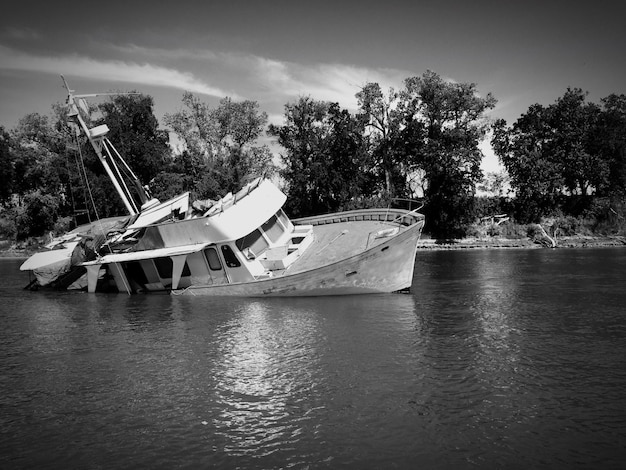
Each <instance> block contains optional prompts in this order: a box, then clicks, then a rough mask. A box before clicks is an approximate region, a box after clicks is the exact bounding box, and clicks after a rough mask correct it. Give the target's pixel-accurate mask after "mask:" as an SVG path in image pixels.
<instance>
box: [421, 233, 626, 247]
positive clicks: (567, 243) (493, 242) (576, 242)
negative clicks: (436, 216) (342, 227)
mask: <svg viewBox="0 0 626 470" xmlns="http://www.w3.org/2000/svg"><path fill="white" fill-rule="evenodd" d="M616 246H626V237H622V236H613V237H592V236H582V235H576V236H569V237H560V238H558V239H557V240H556V246H555V247H554V248H594V247H616ZM547 247H550V246H548V245H547V244H546V243H541V242H540V241H539V240H531V239H530V238H500V237H485V238H478V237H468V238H462V239H455V240H436V239H433V238H428V237H424V238H422V239H421V240H420V241H419V243H418V245H417V248H418V250H474V249H507V248H508V249H512V248H527V249H535V248H547Z"/></svg>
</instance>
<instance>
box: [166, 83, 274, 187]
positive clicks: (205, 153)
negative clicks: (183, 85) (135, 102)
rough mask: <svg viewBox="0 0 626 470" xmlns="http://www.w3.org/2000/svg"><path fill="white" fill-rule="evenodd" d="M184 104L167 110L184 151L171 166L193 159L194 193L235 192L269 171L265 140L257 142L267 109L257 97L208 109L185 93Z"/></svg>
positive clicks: (226, 101)
mask: <svg viewBox="0 0 626 470" xmlns="http://www.w3.org/2000/svg"><path fill="white" fill-rule="evenodd" d="M183 104H184V105H185V107H186V108H185V109H183V110H181V111H179V112H177V113H174V114H166V115H165V122H166V124H167V125H168V126H170V127H171V128H172V130H173V131H174V132H175V133H176V134H177V135H178V136H179V138H180V139H181V140H182V142H183V143H184V146H185V151H186V153H185V152H184V153H183V154H181V155H180V156H177V157H176V158H175V160H179V159H180V158H183V159H184V161H181V162H175V164H174V168H176V167H182V166H187V167H188V166H189V164H192V166H193V167H194V170H193V171H194V172H196V173H197V174H198V175H199V179H198V181H197V182H196V184H195V185H194V191H195V193H196V196H197V197H201V198H207V197H211V198H215V197H219V196H220V195H223V194H225V193H227V192H229V191H236V190H238V189H239V188H240V187H242V186H243V185H244V184H245V183H246V182H248V181H249V180H252V179H254V178H256V177H258V176H271V175H272V174H273V173H274V171H275V167H274V164H273V162H272V154H271V152H270V150H269V147H267V146H266V145H257V144H256V141H257V139H258V138H259V137H260V135H261V133H262V132H263V130H264V128H265V126H266V124H267V114H266V113H264V112H261V111H260V110H259V105H258V103H256V102H255V101H249V100H245V101H241V102H235V101H233V100H231V99H230V98H224V99H222V100H221V101H220V104H219V106H218V107H217V108H215V109H211V108H210V107H209V106H208V105H207V104H205V103H202V102H200V100H198V98H196V97H195V96H194V95H193V94H191V93H189V92H186V93H185V94H184V95H183Z"/></svg>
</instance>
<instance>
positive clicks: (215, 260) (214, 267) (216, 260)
mask: <svg viewBox="0 0 626 470" xmlns="http://www.w3.org/2000/svg"><path fill="white" fill-rule="evenodd" d="M204 256H206V260H207V262H208V263H209V268H211V271H221V270H222V263H221V262H220V257H219V256H218V254H217V250H216V249H215V248H207V249H206V250H204Z"/></svg>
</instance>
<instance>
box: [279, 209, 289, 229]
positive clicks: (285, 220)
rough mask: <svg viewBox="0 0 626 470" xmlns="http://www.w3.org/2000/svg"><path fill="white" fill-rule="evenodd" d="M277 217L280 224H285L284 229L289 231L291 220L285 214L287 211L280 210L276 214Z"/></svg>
mask: <svg viewBox="0 0 626 470" xmlns="http://www.w3.org/2000/svg"><path fill="white" fill-rule="evenodd" d="M276 216H277V217H278V219H279V220H280V222H281V223H282V224H283V227H285V230H287V229H289V218H288V217H287V215H286V214H285V211H284V210H282V209H279V210H278V212H276Z"/></svg>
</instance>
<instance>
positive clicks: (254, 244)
mask: <svg viewBox="0 0 626 470" xmlns="http://www.w3.org/2000/svg"><path fill="white" fill-rule="evenodd" d="M235 245H237V248H239V251H242V252H243V251H245V250H246V249H249V250H250V251H251V252H252V253H254V255H255V256H258V255H259V254H261V253H263V252H264V251H265V250H267V248H268V247H269V244H268V243H267V240H265V238H263V234H262V233H261V232H260V230H258V229H257V230H255V231H254V232H251V233H249V234H248V235H246V236H245V237H242V238H240V239H239V240H237V241H236V242H235ZM224 246H226V245H224ZM222 249H223V247H222ZM226 264H228V263H226Z"/></svg>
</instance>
